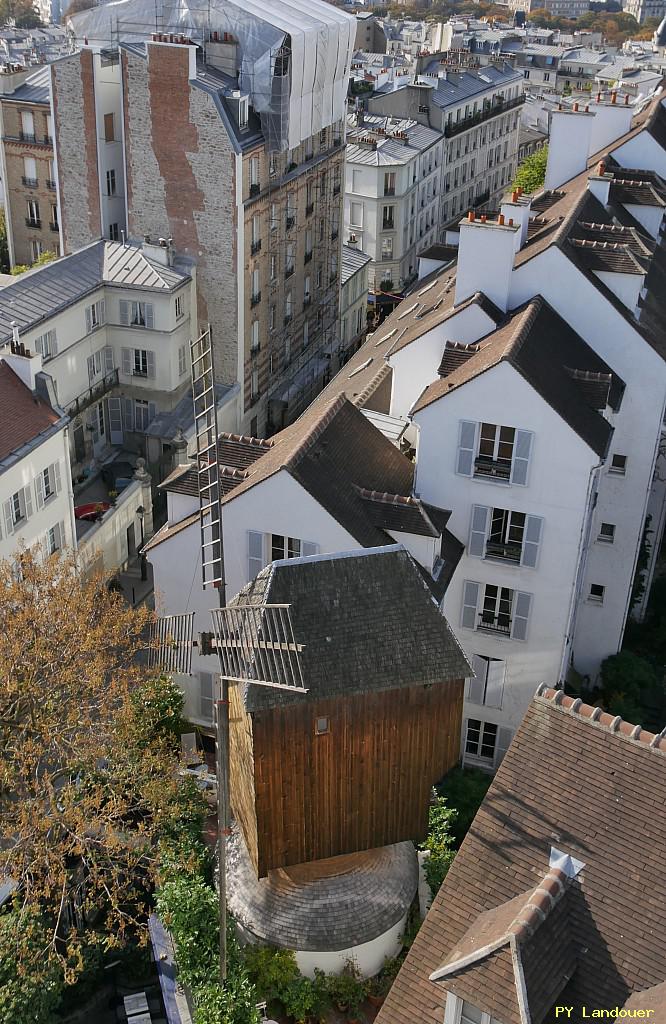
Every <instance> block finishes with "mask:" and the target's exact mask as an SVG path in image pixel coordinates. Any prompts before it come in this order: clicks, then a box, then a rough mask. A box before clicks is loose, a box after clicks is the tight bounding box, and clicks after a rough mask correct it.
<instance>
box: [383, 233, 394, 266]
mask: <svg viewBox="0 0 666 1024" xmlns="http://www.w3.org/2000/svg"><path fill="white" fill-rule="evenodd" d="M382 259H383V260H392V259H393V239H392V238H391V237H390V236H385V237H384V238H382Z"/></svg>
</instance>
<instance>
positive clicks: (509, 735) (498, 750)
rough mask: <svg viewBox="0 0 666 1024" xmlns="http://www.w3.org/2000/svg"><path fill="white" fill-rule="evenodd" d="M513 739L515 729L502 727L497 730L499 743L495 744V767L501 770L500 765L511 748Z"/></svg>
mask: <svg viewBox="0 0 666 1024" xmlns="http://www.w3.org/2000/svg"><path fill="white" fill-rule="evenodd" d="M512 739H513V729H507V728H506V726H504V725H500V727H499V729H498V730H497V742H496V744H495V767H496V768H499V766H500V764H501V763H502V761H503V759H504V755H505V754H506V752H507V750H508V749H509V747H510V746H511V740H512Z"/></svg>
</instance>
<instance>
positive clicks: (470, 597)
mask: <svg viewBox="0 0 666 1024" xmlns="http://www.w3.org/2000/svg"><path fill="white" fill-rule="evenodd" d="M480 590H481V585H480V584H479V583H474V582H472V580H465V582H464V583H463V604H462V616H461V620H460V623H461V625H462V626H464V627H465V629H475V628H476V610H477V608H478V606H479V592H480Z"/></svg>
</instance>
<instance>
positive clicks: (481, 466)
mask: <svg viewBox="0 0 666 1024" xmlns="http://www.w3.org/2000/svg"><path fill="white" fill-rule="evenodd" d="M474 476H489V477H492V478H493V479H494V480H509V479H510V478H511V463H507V462H495V461H494V460H493V459H484V458H478V459H475V461H474Z"/></svg>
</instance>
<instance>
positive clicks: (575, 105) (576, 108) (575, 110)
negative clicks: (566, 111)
mask: <svg viewBox="0 0 666 1024" xmlns="http://www.w3.org/2000/svg"><path fill="white" fill-rule="evenodd" d="M573 108H574V112H575V113H576V114H577V113H578V104H577V103H574V105H573Z"/></svg>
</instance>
